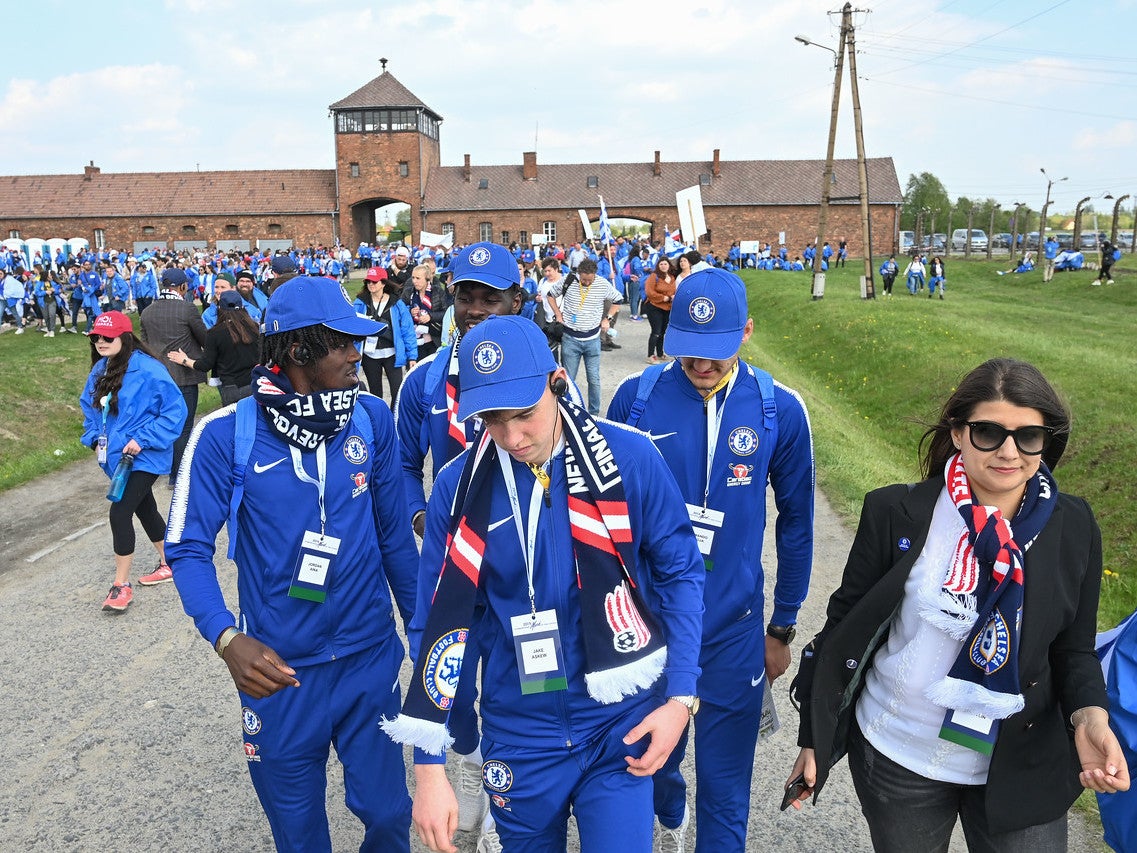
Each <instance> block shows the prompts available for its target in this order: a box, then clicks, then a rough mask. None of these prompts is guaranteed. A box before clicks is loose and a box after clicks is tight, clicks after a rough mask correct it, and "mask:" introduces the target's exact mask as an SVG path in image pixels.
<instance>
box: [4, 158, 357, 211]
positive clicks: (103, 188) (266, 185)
mask: <svg viewBox="0 0 1137 853" xmlns="http://www.w3.org/2000/svg"><path fill="white" fill-rule="evenodd" d="M335 209H336V177H335V172H334V171H333V170H331V169H272V170H259V171H247V172H146V173H142V172H138V173H130V172H126V173H117V174H113V173H107V174H103V173H96V174H92V175H91V177H90V180H87V178H86V177H85V176H84V175H17V176H3V177H0V218H5V219H40V218H52V219H56V218H59V219H62V218H69V217H91V216H107V217H109V216H143V217H144V216H193V215H206V214H216V215H226V214H230V215H244V216H256V215H258V214H260V215H268V214H281V215H285V214H298V213H321V214H331V213H332V212H334V211H335Z"/></svg>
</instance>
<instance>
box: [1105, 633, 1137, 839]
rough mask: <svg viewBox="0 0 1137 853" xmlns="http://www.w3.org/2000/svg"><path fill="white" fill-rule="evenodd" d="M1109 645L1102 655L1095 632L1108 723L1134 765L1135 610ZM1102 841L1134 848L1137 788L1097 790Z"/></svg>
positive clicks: (1128, 762)
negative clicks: (1111, 791)
mask: <svg viewBox="0 0 1137 853" xmlns="http://www.w3.org/2000/svg"><path fill="white" fill-rule="evenodd" d="M1109 633H1110V634H1113V637H1112V645H1111V647H1110V650H1109V652H1108V653H1107V654H1105V655H1103V654H1102V651H1103V649H1102V648H1101V647H1100V646H1101V643H1100V641H1101V640H1102V635H1101V634H1099V635H1098V640H1099V648H1098V655H1099V656H1100V657H1101V658H1102V668H1103V670H1104V671H1105V689H1106V693H1107V695H1108V696H1109V725H1110V728H1112V729H1113V733H1114V734H1115V735H1116V736H1117V740H1118V744H1119V745H1120V746H1121V752H1122V754H1123V755H1124V756H1125V762H1126V765H1127V766H1129V767H1137V613H1134V614H1131V615H1130V616H1129V618H1128V619H1126V620H1125V621H1124V622H1122V624H1121V625H1119V626H1118V627H1117V628H1116V629H1114V631H1111V632H1109ZM1097 799H1098V809H1099V810H1100V811H1101V825H1102V827H1103V829H1104V830H1105V843H1106V844H1108V845H1109V846H1110V847H1112V848H1113V849H1114V850H1118V851H1126V850H1137V788H1132V787H1130V789H1129V790H1128V791H1124V792H1116V793H1112V794H1107V793H1104V792H1101V791H1099V792H1098V793H1097Z"/></svg>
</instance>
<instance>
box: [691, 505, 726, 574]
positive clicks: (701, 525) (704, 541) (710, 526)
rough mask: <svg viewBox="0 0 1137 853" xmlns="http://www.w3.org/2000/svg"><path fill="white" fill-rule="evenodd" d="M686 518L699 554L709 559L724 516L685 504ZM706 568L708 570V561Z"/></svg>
mask: <svg viewBox="0 0 1137 853" xmlns="http://www.w3.org/2000/svg"><path fill="white" fill-rule="evenodd" d="M687 517H688V518H690V519H691V529H692V530H694V531H695V541H696V542H698V543H699V553H700V554H702V555H703V556H704V557H710V556H711V552H712V551H713V550H714V546H715V533H716V532H717V531H718V530H719V529H721V528H722V523H723V520H724V518H725V517H726V514H725V513H723V512H720V511H719V510H717V509H711V508H709V507H704V506H696V505H695V504H687ZM706 562H707V568H708V569H709V568H710V563H709V561H706Z"/></svg>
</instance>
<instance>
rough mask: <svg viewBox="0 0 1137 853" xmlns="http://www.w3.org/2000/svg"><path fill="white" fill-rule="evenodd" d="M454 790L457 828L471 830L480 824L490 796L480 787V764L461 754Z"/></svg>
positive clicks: (488, 805)
mask: <svg viewBox="0 0 1137 853" xmlns="http://www.w3.org/2000/svg"><path fill="white" fill-rule="evenodd" d="M454 792H455V793H456V794H457V796H458V829H459V830H461V831H462V832H473V831H474V830H475V829H478V828H479V827H480V826H481V825H482V818H484V817H485V816H486V812H487V811H489V807H490V798H489V797H488V796H486V791H485V789H484V788H483V787H482V766H481V764H479V763H478V762H476V761H470V760H468V758H467V757H466V756H462V758H461V759H460V760H459V761H458V780H457V784H455V785H454ZM495 837H496V836H495ZM479 849H480V848H479ZM499 849H500V848H499Z"/></svg>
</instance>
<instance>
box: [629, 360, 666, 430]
mask: <svg viewBox="0 0 1137 853" xmlns="http://www.w3.org/2000/svg"><path fill="white" fill-rule="evenodd" d="M666 367H667V365H666V364H653V365H651V366H650V367H646V368H644V370H643V372H642V373H640V381H639V384H638V385H637V386H636V399H635V400H634V401H633V402H632V408H631V410H630V411H629V412H628V418H627V420H626V421H625V423H627V425H628V426H630V427H634V426H636V425H637V424H638V423H639V422H640V418H641V417H643V413H644V409H646V408H647V398H648V397H650V396H651V389H652V388H654V387H655V383H656V382H658V381H659V377H660V376H662V375H663V371H664V369H665V368H666Z"/></svg>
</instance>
